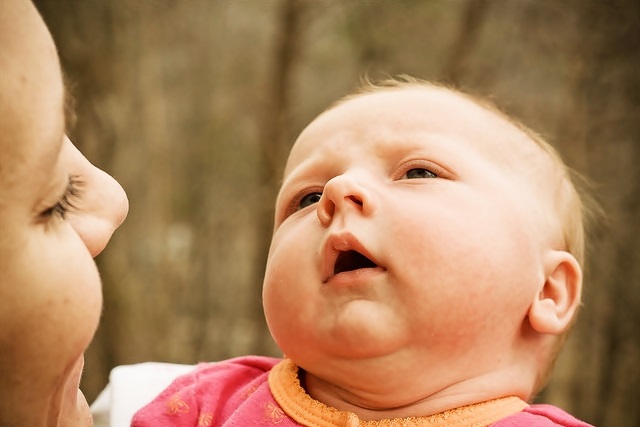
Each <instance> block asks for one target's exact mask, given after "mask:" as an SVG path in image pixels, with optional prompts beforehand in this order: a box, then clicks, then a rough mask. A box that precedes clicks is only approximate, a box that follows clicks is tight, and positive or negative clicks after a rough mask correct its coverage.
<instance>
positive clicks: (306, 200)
mask: <svg viewBox="0 0 640 427" xmlns="http://www.w3.org/2000/svg"><path fill="white" fill-rule="evenodd" d="M320 197H322V193H319V192H315V193H309V194H307V195H306V196H304V197H303V198H302V199H300V203H298V210H300V209H304V208H306V207H307V206H311V205H313V204H315V203H318V202H319V201H320Z"/></svg>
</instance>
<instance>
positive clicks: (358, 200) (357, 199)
mask: <svg viewBox="0 0 640 427" xmlns="http://www.w3.org/2000/svg"><path fill="white" fill-rule="evenodd" d="M346 198H347V199H349V200H351V201H352V202H353V203H355V204H356V205H358V206H362V198H360V197H358V196H354V195H351V196H347V197H346Z"/></svg>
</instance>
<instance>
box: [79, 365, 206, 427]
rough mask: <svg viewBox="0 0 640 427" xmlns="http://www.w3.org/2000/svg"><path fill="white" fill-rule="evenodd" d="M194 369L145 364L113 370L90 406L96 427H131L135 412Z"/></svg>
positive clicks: (184, 366)
mask: <svg viewBox="0 0 640 427" xmlns="http://www.w3.org/2000/svg"><path fill="white" fill-rule="evenodd" d="M195 367H196V366H195V365H177V364H174V363H157V362H147V363H140V364H137V365H123V366H117V367H115V368H113V370H112V371H111V374H110V375H109V384H107V386H106V387H105V389H104V390H102V392H101V393H100V395H99V396H98V398H97V399H96V400H95V402H93V404H92V405H91V412H92V413H93V423H94V426H95V427H130V425H131V418H132V417H133V414H135V413H136V412H137V411H138V409H140V408H142V407H143V406H145V405H146V404H147V403H149V402H151V401H152V400H153V398H155V397H156V396H157V395H158V394H160V392H161V391H162V390H164V389H165V388H167V387H168V386H169V384H171V383H172V382H173V380H174V379H176V378H177V377H179V376H180V375H183V374H186V373H187V372H189V371H191V370H192V369H194V368H195Z"/></svg>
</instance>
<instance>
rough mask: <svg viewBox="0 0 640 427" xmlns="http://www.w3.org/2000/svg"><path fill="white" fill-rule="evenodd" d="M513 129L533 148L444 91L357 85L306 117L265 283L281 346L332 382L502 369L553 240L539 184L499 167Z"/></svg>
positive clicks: (291, 164) (285, 186)
mask: <svg viewBox="0 0 640 427" xmlns="http://www.w3.org/2000/svg"><path fill="white" fill-rule="evenodd" d="M508 139H516V140H517V141H515V142H513V144H516V145H517V144H533V142H531V141H528V140H526V138H525V137H524V136H523V135H522V134H521V133H520V131H518V130H516V129H515V128H514V127H513V126H511V125H510V124H508V123H507V122H505V121H504V120H503V119H501V118H499V117H497V116H496V115H494V114H493V113H490V112H488V111H486V110H484V109H483V108H480V107H478V106H477V105H475V104H473V103H472V102H470V101H468V100H466V99H464V98H462V97H460V96H458V95H455V94H453V93H451V92H448V91H445V90H441V89H428V88H410V89H406V88H405V89H394V90H387V91H382V92H377V93H373V94H366V95H362V96H359V97H357V98H355V99H352V100H349V101H347V102H345V103H343V104H341V105H339V106H338V107H336V108H333V109H331V110H329V111H328V112H325V113H323V114H322V115H320V116H319V117H318V118H317V119H316V120H315V121H314V122H312V123H311V124H310V125H309V126H308V127H307V128H306V129H305V130H304V131H303V132H302V134H301V135H300V137H299V139H298V140H297V142H296V144H295V146H294V148H293V150H292V152H291V155H290V158H289V161H288V164H287V167H286V171H285V178H284V182H283V185H282V188H281V191H280V194H279V196H278V199H277V205H276V224H275V231H274V235H273V241H272V244H271V249H270V254H269V259H268V263H267V269H266V277H265V281H264V307H265V312H266V317H267V321H268V324H269V327H270V330H271V332H272V334H273V336H274V338H275V340H276V342H277V343H278V344H279V345H280V347H281V349H282V350H283V352H284V353H285V354H286V355H287V356H289V357H291V358H292V359H293V360H294V361H296V362H298V364H299V365H300V366H302V367H303V368H305V369H306V370H307V371H309V372H311V373H313V374H315V375H318V376H320V377H323V378H325V379H328V380H330V381H331V380H332V379H335V380H337V381H338V380H340V379H341V378H339V377H340V376H342V375H344V370H342V368H343V367H344V363H348V362H347V361H355V360H358V361H362V360H385V361H386V362H385V363H388V365H384V366H389V367H390V369H392V370H396V369H400V370H402V368H401V367H400V365H402V366H404V367H406V368H407V369H410V370H411V372H413V373H414V374H415V370H416V367H417V366H425V364H427V365H428V364H441V363H443V362H446V363H451V364H455V365H456V366H466V367H468V369H470V370H474V369H485V368H486V366H484V365H485V364H487V363H489V364H498V365H499V364H500V363H501V361H500V359H501V358H499V357H495V356H496V351H500V350H501V349H505V348H508V346H509V345H511V344H512V340H513V337H514V336H515V335H517V332H518V329H519V328H520V327H521V325H522V322H523V320H524V318H525V316H526V313H527V309H528V307H529V306H530V304H531V301H532V299H533V296H534V295H535V294H536V292H538V290H539V288H540V286H541V285H542V283H543V282H544V278H545V272H544V271H543V263H542V257H543V254H544V251H545V250H546V249H547V248H548V246H549V245H550V243H549V242H550V240H551V237H552V236H549V235H548V234H549V233H545V232H544V230H543V227H542V222H541V220H540V218H539V215H537V214H534V213H536V212H539V209H540V208H539V205H540V201H539V199H538V197H537V196H535V194H536V190H535V188H536V185H534V184H533V183H531V182H529V181H528V179H524V178H520V177H519V176H518V174H517V173H515V172H514V170H517V169H518V168H512V167H506V166H505V165H506V161H505V159H506V158H508V157H509V156H505V155H504V153H503V151H504V149H505V146H507V147H508V145H505V141H506V140H508ZM503 359H505V358H503ZM394 363H396V365H397V366H396V365H394ZM494 368H497V369H499V366H497V367H496V366H494ZM442 376H443V378H439V377H438V376H437V375H436V376H435V377H432V378H430V381H433V382H434V384H437V382H438V381H445V379H444V377H449V378H450V376H451V374H450V373H449V372H447V370H446V369H443V370H442ZM338 382H339V381H338Z"/></svg>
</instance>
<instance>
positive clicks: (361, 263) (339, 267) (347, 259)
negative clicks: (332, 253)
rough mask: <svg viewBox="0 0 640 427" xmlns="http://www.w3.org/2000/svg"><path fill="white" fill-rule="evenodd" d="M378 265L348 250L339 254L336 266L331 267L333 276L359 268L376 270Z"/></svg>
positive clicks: (358, 253)
mask: <svg viewBox="0 0 640 427" xmlns="http://www.w3.org/2000/svg"><path fill="white" fill-rule="evenodd" d="M376 267H378V264H376V263H375V262H373V261H371V260H370V259H369V258H367V257H366V256H364V255H362V254H361V253H360V252H358V251H354V250H349V251H344V252H340V254H339V255H338V259H336V264H335V266H334V267H333V275H334V276H335V275H336V274H338V273H343V272H345V271H354V270H359V269H361V268H376Z"/></svg>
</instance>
